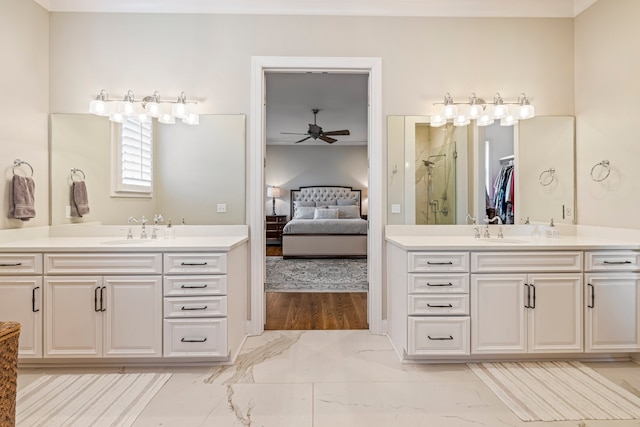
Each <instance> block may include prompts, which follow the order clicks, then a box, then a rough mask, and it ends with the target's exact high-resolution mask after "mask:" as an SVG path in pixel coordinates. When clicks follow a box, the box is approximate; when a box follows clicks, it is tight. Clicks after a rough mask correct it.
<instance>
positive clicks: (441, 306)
mask: <svg viewBox="0 0 640 427" xmlns="http://www.w3.org/2000/svg"><path fill="white" fill-rule="evenodd" d="M427 307H433V308H453V306H452V305H451V304H429V303H427Z"/></svg>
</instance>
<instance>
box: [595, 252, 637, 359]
mask: <svg viewBox="0 0 640 427" xmlns="http://www.w3.org/2000/svg"><path fill="white" fill-rule="evenodd" d="M639 259H640V252H638V251H591V252H586V253H585V276H584V283H585V290H584V292H585V298H584V299H585V302H584V304H585V350H586V351H588V352H633V351H638V350H640V273H639V271H640V262H639Z"/></svg>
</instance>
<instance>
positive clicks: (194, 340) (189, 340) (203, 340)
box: [180, 337, 207, 342]
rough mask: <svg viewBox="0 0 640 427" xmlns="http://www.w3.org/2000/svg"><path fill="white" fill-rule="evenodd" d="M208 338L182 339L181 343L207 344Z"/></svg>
mask: <svg viewBox="0 0 640 427" xmlns="http://www.w3.org/2000/svg"><path fill="white" fill-rule="evenodd" d="M206 340H207V338H206V337H205V338H182V339H181V340H180V341H181V342H205V341H206Z"/></svg>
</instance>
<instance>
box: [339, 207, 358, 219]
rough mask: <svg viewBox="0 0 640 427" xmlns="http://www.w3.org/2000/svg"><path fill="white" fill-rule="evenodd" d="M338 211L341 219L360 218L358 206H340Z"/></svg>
mask: <svg viewBox="0 0 640 427" xmlns="http://www.w3.org/2000/svg"><path fill="white" fill-rule="evenodd" d="M337 210H338V218H340V219H354V218H360V209H359V208H358V207H357V206H338V209H337Z"/></svg>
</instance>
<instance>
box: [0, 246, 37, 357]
mask: <svg viewBox="0 0 640 427" xmlns="http://www.w3.org/2000/svg"><path fill="white" fill-rule="evenodd" d="M0 321H15V322H19V323H20V325H21V327H20V342H19V348H18V355H19V357H20V358H21V359H24V358H39V357H42V254H28V253H24V254H0Z"/></svg>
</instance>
